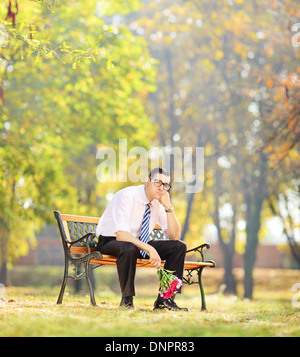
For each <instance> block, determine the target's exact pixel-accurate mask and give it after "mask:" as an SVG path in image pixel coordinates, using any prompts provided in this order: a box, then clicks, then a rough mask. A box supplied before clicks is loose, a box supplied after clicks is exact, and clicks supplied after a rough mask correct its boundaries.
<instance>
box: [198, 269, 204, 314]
mask: <svg viewBox="0 0 300 357" xmlns="http://www.w3.org/2000/svg"><path fill="white" fill-rule="evenodd" d="M203 269H204V267H201V268H200V269H199V270H198V284H199V288H200V294H201V310H202V311H203V310H206V302H205V293H204V288H203V284H202V271H203Z"/></svg>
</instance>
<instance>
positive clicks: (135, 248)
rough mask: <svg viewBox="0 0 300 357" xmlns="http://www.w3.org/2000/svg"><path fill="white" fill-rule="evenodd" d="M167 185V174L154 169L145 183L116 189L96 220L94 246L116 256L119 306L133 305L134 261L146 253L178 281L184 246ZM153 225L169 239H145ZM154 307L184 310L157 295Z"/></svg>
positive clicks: (180, 273)
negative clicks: (119, 293) (95, 242)
mask: <svg viewBox="0 0 300 357" xmlns="http://www.w3.org/2000/svg"><path fill="white" fill-rule="evenodd" d="M170 188H171V186H170V174H169V173H168V172H167V171H166V170H165V169H163V168H155V169H153V170H152V171H151V172H150V175H149V177H147V180H146V183H145V185H139V186H130V187H126V188H124V189H122V190H120V191H118V192H117V193H116V194H115V196H114V197H113V198H112V200H111V201H110V203H109V204H108V206H107V208H106V210H105V212H104V213H103V215H102V216H101V218H100V220H99V223H98V225H97V230H96V234H97V237H99V241H98V245H97V248H96V249H97V250H98V251H100V252H101V253H102V254H108V255H113V256H115V257H117V270H118V275H119V281H120V287H121V291H122V299H121V303H120V306H121V307H126V308H134V306H133V296H135V286H134V279H135V272H136V260H137V258H148V255H147V253H148V254H149V261H150V263H151V264H153V265H154V266H155V267H159V266H160V264H161V260H165V269H167V270H171V271H174V275H176V276H177V277H178V278H179V279H181V280H182V275H183V269H184V259H185V254H186V245H185V243H184V242H182V241H181V240H179V239H180V233H181V228H180V225H179V223H178V220H177V218H176V215H175V213H174V208H173V206H172V205H171V202H170V195H169V190H170ZM156 224H158V225H160V226H161V228H162V230H163V231H164V233H165V234H166V235H167V236H168V237H169V238H170V240H152V241H149V240H148V237H149V234H150V233H151V231H152V230H153V228H154V227H155V225H156ZM146 252H147V253H146ZM154 309H169V310H173V311H174V310H185V311H188V309H186V308H180V307H179V306H177V304H176V303H175V302H174V300H173V299H172V298H169V299H164V298H162V297H160V295H159V294H158V297H157V299H156V301H155V302H154Z"/></svg>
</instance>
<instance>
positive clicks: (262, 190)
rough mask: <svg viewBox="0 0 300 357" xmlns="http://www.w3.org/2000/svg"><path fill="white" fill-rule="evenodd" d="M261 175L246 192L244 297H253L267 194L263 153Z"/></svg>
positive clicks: (265, 162) (265, 165)
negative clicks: (261, 219) (263, 209)
mask: <svg viewBox="0 0 300 357" xmlns="http://www.w3.org/2000/svg"><path fill="white" fill-rule="evenodd" d="M259 170H260V177H259V178H256V179H253V178H252V181H250V187H249V186H248V189H247V190H246V193H245V194H244V197H245V203H246V207H247V208H246V222H247V227H246V234H247V243H246V250H245V253H244V297H245V298H248V299H252V298H253V286H254V283H253V269H254V264H255V261H256V249H257V246H258V233H259V229H260V223H261V222H260V215H261V210H262V205H263V202H264V200H265V198H266V196H267V187H266V174H267V160H266V158H265V157H264V156H263V155H262V156H261V159H260V162H259Z"/></svg>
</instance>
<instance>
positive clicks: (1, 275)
mask: <svg viewBox="0 0 300 357" xmlns="http://www.w3.org/2000/svg"><path fill="white" fill-rule="evenodd" d="M2 234H3V233H2ZM7 282H8V280H7V239H6V238H5V235H3V236H2V237H1V238H0V283H1V284H3V285H5V286H6V285H7Z"/></svg>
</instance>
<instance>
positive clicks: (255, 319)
mask: <svg viewBox="0 0 300 357" xmlns="http://www.w3.org/2000/svg"><path fill="white" fill-rule="evenodd" d="M110 274H111V279H112V280H114V278H115V273H114V272H113V271H112V270H108V271H107V272H105V275H106V276H107V277H108V276H109V275H110ZM270 274H271V276H272V279H270ZM101 275H102V273H101V274H100V276H99V277H97V286H98V279H100V278H101V277H102V276H101ZM137 275H138V276H137V283H139V286H137V296H136V298H135V299H134V303H135V307H136V308H135V310H133V311H127V310H123V309H120V308H118V305H119V302H120V296H119V292H118V291H117V287H116V286H115V285H113V286H112V287H111V286H110V285H109V284H108V285H107V284H102V286H101V287H100V286H99V288H98V289H97V293H96V300H97V303H98V306H96V307H92V306H91V305H90V304H89V296H88V295H87V294H86V291H85V288H84V291H83V294H80V295H74V293H73V287H72V286H70V287H69V288H67V292H66V296H65V298H64V302H63V304H62V305H56V299H57V295H58V292H59V286H58V285H55V284H54V283H53V285H52V287H51V288H47V287H46V286H45V284H43V286H42V287H38V286H35V287H33V286H27V287H9V288H6V296H5V298H6V302H2V306H1V305H0V336H82V337H83V336H103V337H105V336H110V337H116V336H122V337H129V336H131V337H140V336H147V337H161V336H164V337H169V336H172V337H179V336H180V337H198V336H300V308H296V307H293V306H292V302H291V299H292V296H293V294H295V293H293V292H292V291H291V287H292V285H293V284H294V283H296V282H297V279H298V282H300V281H299V280H300V279H299V272H297V271H279V270H278V271H276V270H272V271H269V270H268V271H261V272H257V273H256V290H255V299H254V300H253V301H248V300H244V299H241V298H239V297H236V296H223V295H222V294H220V293H218V292H217V288H218V283H219V281H220V279H221V271H220V270H217V269H215V270H209V271H208V272H207V290H208V294H207V299H206V300H207V307H208V310H207V311H204V312H203V311H200V298H199V292H198V288H197V287H196V286H189V287H185V288H184V292H183V294H182V295H178V296H177V297H176V302H177V304H178V305H179V306H180V305H181V306H186V307H188V308H189V309H190V312H189V313H186V312H172V311H153V310H152V307H153V302H154V299H155V295H156V294H155V290H154V289H155V286H156V279H155V278H156V277H155V274H154V275H153V273H150V272H149V271H148V269H142V270H141V271H140V272H139V273H138V274H137ZM237 275H238V274H237ZM53 279H54V280H55V278H53ZM145 279H146V280H148V283H147V284H143V281H144V280H145ZM108 281H110V279H109V278H108ZM149 282H150V283H149ZM151 282H152V284H153V287H152V286H151ZM280 282H281V283H280ZM279 284H280V285H279ZM149 285H150V287H149ZM213 290H215V291H213ZM152 292H153V293H152ZM9 300H11V301H10V302H9Z"/></svg>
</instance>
